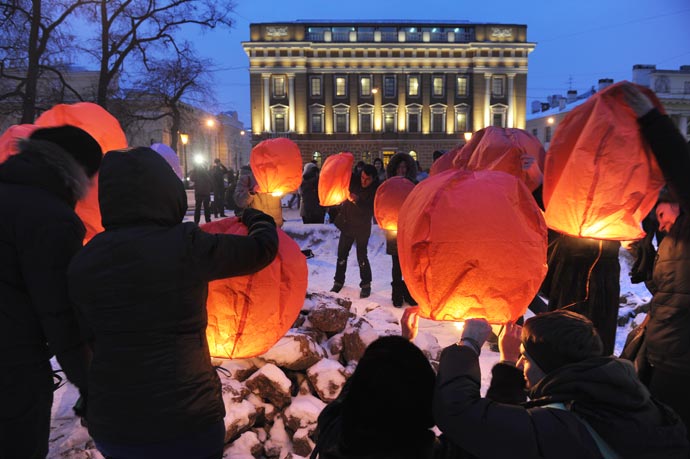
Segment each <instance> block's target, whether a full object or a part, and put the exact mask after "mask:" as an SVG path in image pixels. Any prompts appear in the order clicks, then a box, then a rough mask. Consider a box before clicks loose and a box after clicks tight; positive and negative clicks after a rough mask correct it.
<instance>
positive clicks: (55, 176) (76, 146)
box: [0, 126, 103, 458]
mask: <svg viewBox="0 0 690 459" xmlns="http://www.w3.org/2000/svg"><path fill="white" fill-rule="evenodd" d="M102 156H103V153H102V152H101V147H100V146H99V145H98V143H97V142H96V140H94V138H93V137H91V136H90V135H89V134H87V133H86V132H85V131H83V130H81V129H79V128H76V127H74V126H61V127H54V128H45V129H38V130H36V131H34V132H33V134H32V135H31V136H30V137H29V138H28V139H26V140H22V141H20V143H19V153H18V154H17V155H15V156H11V157H10V158H8V159H7V161H6V162H4V163H3V164H2V165H0V214H2V218H0V260H2V263H1V265H2V266H1V267H0V363H1V364H2V371H0V406H2V410H0V411H1V412H0V457H3V458H4V457H8V458H9V457H22V458H29V457H30V458H34V457H36V458H42V457H45V456H46V455H47V454H48V436H49V432H50V409H51V405H52V402H53V371H52V368H51V365H50V358H51V356H52V355H55V356H56V357H57V361H58V363H59V364H60V366H61V367H62V369H63V371H64V372H65V374H66V375H67V378H68V379H69V380H70V381H71V382H72V383H73V384H74V385H76V386H77V387H78V388H79V390H80V392H81V393H82V394H83V395H85V394H86V370H87V364H88V358H89V356H90V351H89V349H88V347H87V345H86V343H85V339H84V338H83V336H82V333H81V332H80V329H79V326H78V323H77V317H76V315H75V313H74V308H73V306H72V304H71V303H70V301H69V298H68V293H67V265H68V264H69V262H70V260H71V259H72V257H73V256H74V254H75V253H76V252H77V251H78V250H79V249H80V248H81V245H82V241H83V239H84V235H85V229H84V225H83V224H82V222H81V220H80V219H79V217H78V216H77V214H76V213H75V212H74V206H75V204H76V202H77V201H78V200H79V199H80V198H81V197H83V196H85V195H86V192H87V191H88V188H89V183H90V177H91V176H93V175H94V174H95V173H96V171H97V170H98V167H99V164H100V162H101V157H102ZM78 414H81V413H78Z"/></svg>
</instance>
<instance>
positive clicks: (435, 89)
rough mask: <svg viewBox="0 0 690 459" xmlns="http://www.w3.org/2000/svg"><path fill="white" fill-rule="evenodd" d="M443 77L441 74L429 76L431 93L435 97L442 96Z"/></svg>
mask: <svg viewBox="0 0 690 459" xmlns="http://www.w3.org/2000/svg"><path fill="white" fill-rule="evenodd" d="M443 83H444V78H443V76H442V75H434V76H433V77H432V78H431V94H432V95H434V96H436V97H442V96H443Z"/></svg>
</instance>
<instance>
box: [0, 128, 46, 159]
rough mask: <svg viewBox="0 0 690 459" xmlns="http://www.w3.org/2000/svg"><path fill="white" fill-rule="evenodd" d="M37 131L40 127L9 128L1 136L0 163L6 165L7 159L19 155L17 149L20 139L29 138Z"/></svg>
mask: <svg viewBox="0 0 690 459" xmlns="http://www.w3.org/2000/svg"><path fill="white" fill-rule="evenodd" d="M36 129H38V127H37V126H35V125H33V124H14V125H12V126H10V127H8V128H7V130H6V131H5V132H3V133H2V135H1V136H0V163H4V162H5V160H6V159H7V158H9V157H10V156H12V155H16V154H17V153H19V149H18V148H17V142H18V141H19V139H24V138H26V137H29V136H30V135H31V133H32V132H34V131H35V130H36Z"/></svg>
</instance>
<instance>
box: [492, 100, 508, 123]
mask: <svg viewBox="0 0 690 459" xmlns="http://www.w3.org/2000/svg"><path fill="white" fill-rule="evenodd" d="M507 113H508V106H507V105H501V104H499V105H492V106H491V125H492V126H496V127H502V128H504V127H506V115H507Z"/></svg>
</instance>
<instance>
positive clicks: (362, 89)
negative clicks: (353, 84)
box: [359, 76, 371, 97]
mask: <svg viewBox="0 0 690 459" xmlns="http://www.w3.org/2000/svg"><path fill="white" fill-rule="evenodd" d="M359 95H360V96H362V97H371V76H363V77H360V78H359Z"/></svg>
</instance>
